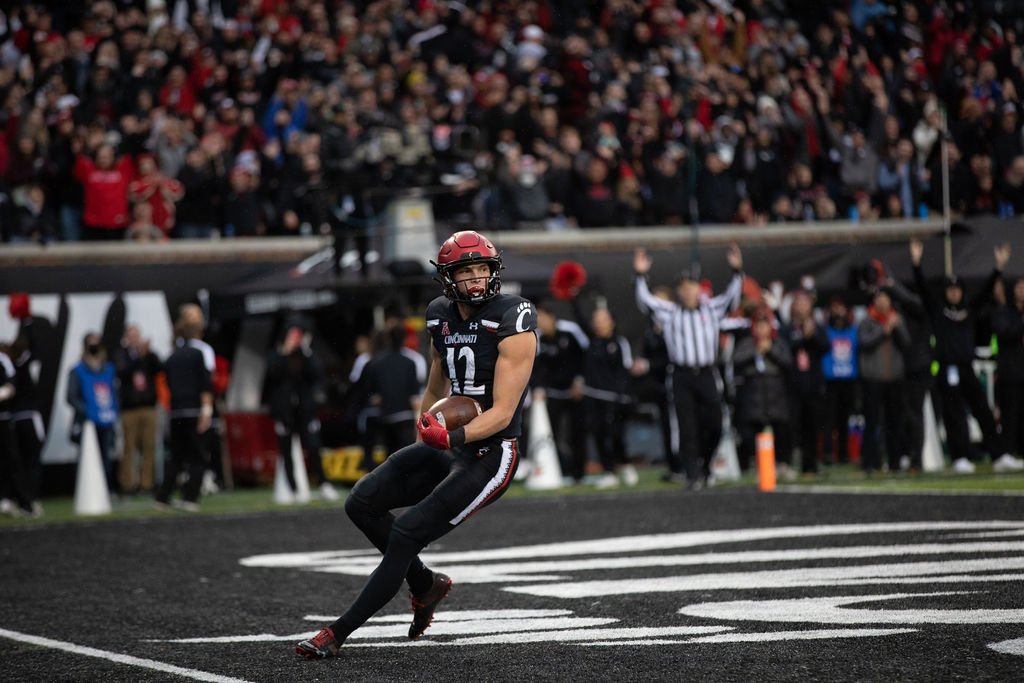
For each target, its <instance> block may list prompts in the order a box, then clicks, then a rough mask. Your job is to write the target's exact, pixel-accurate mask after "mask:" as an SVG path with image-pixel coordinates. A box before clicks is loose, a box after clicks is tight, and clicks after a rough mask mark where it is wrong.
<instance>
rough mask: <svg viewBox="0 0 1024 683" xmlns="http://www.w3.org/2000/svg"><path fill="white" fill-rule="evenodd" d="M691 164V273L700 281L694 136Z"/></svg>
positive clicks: (689, 175)
mask: <svg viewBox="0 0 1024 683" xmlns="http://www.w3.org/2000/svg"><path fill="white" fill-rule="evenodd" d="M687 146H688V147H689V149H688V154H687V157H688V158H689V164H688V165H687V183H688V184H689V186H690V220H691V221H693V230H692V231H691V232H690V235H691V238H692V239H691V242H690V275H691V276H692V277H693V278H694V279H696V280H697V281H700V276H701V272H700V271H701V268H700V205H699V203H698V201H697V161H698V160H697V145H696V144H695V142H694V140H693V138H692V137H691V138H689V139H688V140H687Z"/></svg>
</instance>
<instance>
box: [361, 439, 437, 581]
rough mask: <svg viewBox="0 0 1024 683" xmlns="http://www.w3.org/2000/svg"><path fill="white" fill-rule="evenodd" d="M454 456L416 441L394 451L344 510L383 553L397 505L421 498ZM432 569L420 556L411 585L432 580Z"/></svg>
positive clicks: (408, 574)
mask: <svg viewBox="0 0 1024 683" xmlns="http://www.w3.org/2000/svg"><path fill="white" fill-rule="evenodd" d="M451 465H452V456H451V455H450V454H449V453H447V452H446V451H438V450H437V449H434V448H431V447H430V446H427V445H426V444H424V443H414V444H411V445H409V446H406V447H405V448H402V449H400V450H398V451H396V452H395V453H393V454H392V455H391V456H390V457H388V459H387V460H385V461H384V462H383V463H382V464H381V465H380V466H379V467H377V468H376V469H374V470H373V471H372V472H370V473H368V474H367V475H366V476H364V477H363V478H362V479H360V480H359V482H358V483H357V484H356V485H355V487H353V489H352V492H351V493H350V494H349V497H348V499H347V500H346V501H345V512H346V513H347V514H348V516H349V519H351V520H352V522H353V523H354V524H355V525H356V526H357V527H359V530H360V531H362V532H363V533H364V534H365V535H366V538H368V539H369V541H370V542H371V543H372V544H373V545H374V547H376V548H377V550H379V551H380V552H381V553H385V552H387V550H388V546H389V543H390V541H391V535H392V534H391V528H392V525H393V524H394V521H395V516H394V514H393V513H392V512H391V511H392V510H394V509H395V508H401V507H408V506H410V505H415V504H417V503H419V502H420V501H422V500H423V499H424V497H426V496H427V495H428V494H429V493H430V492H431V491H432V490H433V489H434V487H435V486H437V485H438V484H439V483H440V482H441V481H442V480H443V479H444V478H445V477H447V476H448V473H449V471H450V469H451ZM430 576H431V574H430V570H428V569H426V568H425V567H424V566H423V563H422V562H420V561H419V559H418V558H414V560H413V561H412V562H411V563H410V565H409V568H408V571H407V572H406V579H407V580H408V581H409V587H410V588H413V589H416V588H422V587H424V586H425V585H426V584H428V583H429V581H430Z"/></svg>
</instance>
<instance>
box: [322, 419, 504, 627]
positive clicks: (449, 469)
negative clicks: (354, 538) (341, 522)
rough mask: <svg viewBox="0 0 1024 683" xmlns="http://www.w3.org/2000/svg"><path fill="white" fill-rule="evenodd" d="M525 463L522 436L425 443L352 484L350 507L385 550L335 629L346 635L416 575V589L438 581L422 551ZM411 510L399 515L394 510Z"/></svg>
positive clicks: (499, 490)
mask: <svg viewBox="0 0 1024 683" xmlns="http://www.w3.org/2000/svg"><path fill="white" fill-rule="evenodd" d="M518 464H519V449H518V444H517V442H516V440H515V439H511V440H505V439H488V440H486V441H480V442H477V443H472V444H466V445H465V446H463V447H461V448H459V449H456V450H452V451H439V450H437V449H435V448H431V447H430V446H428V445H426V444H424V443H422V442H420V443H414V444H412V445H410V446H406V447H405V448H403V449H401V450H399V451H398V452H397V453H394V454H393V455H391V456H390V457H389V458H388V459H387V460H385V461H384V462H383V464H381V465H380V467H378V468H377V469H375V470H373V471H372V472H370V473H369V474H367V475H366V476H365V477H363V478H362V479H360V480H359V482H358V483H357V484H356V485H355V487H354V488H353V489H352V493H351V494H350V495H349V497H348V500H346V501H345V512H347V513H348V516H349V517H350V518H351V519H352V521H353V522H354V523H355V525H356V526H357V527H359V529H360V530H361V531H362V532H363V533H364V534H366V537H367V538H368V539H370V542H371V543H373V545H374V546H375V547H376V548H377V550H379V551H380V552H381V553H383V554H384V556H383V557H382V558H381V561H380V564H379V565H377V568H376V569H375V570H374V571H373V573H372V574H370V578H369V580H367V582H366V585H365V586H364V587H363V590H362V591H361V592H360V593H359V596H358V597H357V598H356V599H355V602H354V603H352V606H351V607H350V608H349V609H348V611H347V612H345V614H343V615H342V616H341V618H340V619H338V620H337V621H336V622H334V624H332V625H331V630H333V631H334V634H335V637H336V638H337V639H338V640H339V641H340V640H344V638H345V637H346V636H348V634H350V633H352V631H354V630H356V629H357V628H359V627H360V626H362V625H363V624H364V623H365V622H366V620H367V619H369V618H370V617H372V616H373V615H374V614H376V613H377V611H379V610H380V609H381V608H382V607H384V605H386V604H387V603H388V601H389V600H391V598H393V597H394V596H395V594H396V593H398V591H399V589H400V588H401V587H402V581H403V580H405V581H408V583H409V588H410V590H411V591H412V592H413V593H414V594H422V593H423V592H425V591H426V590H427V589H429V588H430V585H431V583H432V582H433V572H431V571H430V570H429V569H427V568H426V567H425V566H424V564H423V562H422V561H420V559H419V557H418V556H419V553H420V551H421V550H423V548H425V547H427V545H429V544H430V543H432V542H433V541H436V540H437V539H439V538H441V537H442V536H444V535H445V534H447V533H448V532H449V531H451V530H452V529H454V528H455V527H456V526H458V525H459V524H461V523H462V522H464V521H466V519H468V518H469V516H470V515H472V514H473V513H474V512H476V511H477V510H479V509H480V508H481V507H484V506H485V505H489V504H491V503H493V502H494V501H496V500H497V499H498V498H500V497H501V495H502V494H503V493H505V491H506V490H507V489H508V487H509V485H510V484H511V483H512V479H513V477H514V476H515V472H516V467H517V466H518ZM397 508H406V509H404V510H403V511H402V512H401V513H400V514H398V515H395V514H394V513H393V512H392V510H394V509H397Z"/></svg>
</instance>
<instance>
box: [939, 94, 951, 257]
mask: <svg viewBox="0 0 1024 683" xmlns="http://www.w3.org/2000/svg"><path fill="white" fill-rule="evenodd" d="M941 136H942V142H941V144H942V231H943V235H944V237H943V246H944V247H945V255H946V275H947V276H948V275H952V274H953V235H952V221H951V220H950V210H949V132H948V130H947V128H946V108H945V107H943V108H942V132H941Z"/></svg>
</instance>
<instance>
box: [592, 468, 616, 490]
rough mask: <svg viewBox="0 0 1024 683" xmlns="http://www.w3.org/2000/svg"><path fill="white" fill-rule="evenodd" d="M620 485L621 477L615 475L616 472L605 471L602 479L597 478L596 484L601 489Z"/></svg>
mask: <svg viewBox="0 0 1024 683" xmlns="http://www.w3.org/2000/svg"><path fill="white" fill-rule="evenodd" d="M618 485H619V478H618V477H616V476H615V473H614V472H605V473H604V475H602V477H601V478H600V479H598V480H597V483H596V484H595V486H597V488H599V489H614V488H617V487H618Z"/></svg>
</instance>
